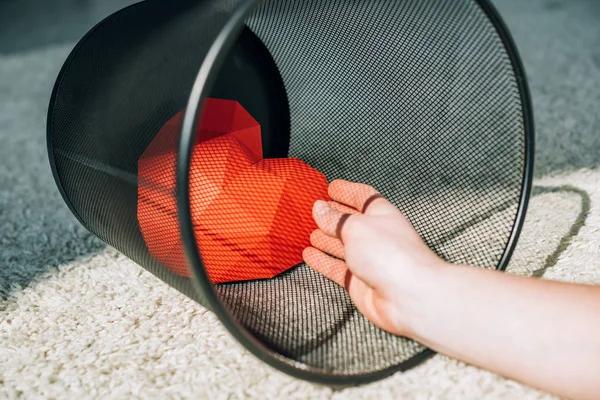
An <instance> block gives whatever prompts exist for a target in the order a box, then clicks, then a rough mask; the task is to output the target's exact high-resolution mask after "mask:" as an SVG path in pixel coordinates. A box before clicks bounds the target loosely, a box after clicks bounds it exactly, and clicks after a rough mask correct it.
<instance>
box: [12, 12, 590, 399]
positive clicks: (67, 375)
mask: <svg viewBox="0 0 600 400" xmlns="http://www.w3.org/2000/svg"><path fill="white" fill-rule="evenodd" d="M498 7H499V9H500V11H501V12H502V13H503V15H504V16H505V17H506V19H507V22H508V25H509V26H510V28H511V29H512V30H513V33H514V36H515V39H516V40H517V43H518V45H519V47H520V50H521V52H522V55H523V57H524V61H525V64H526V67H527V70H528V73H529V77H530V83H531V88H532V95H533V99H534V105H535V111H536V123H537V128H538V129H537V133H538V136H537V142H538V143H537V145H538V148H537V160H536V163H537V164H536V167H537V172H536V176H537V179H536V182H535V184H536V189H535V196H534V197H533V198H532V201H531V204H530V208H529V213H528V216H527V220H526V224H525V228H524V231H523V234H522V238H521V241H520V242H519V245H518V248H517V250H516V252H515V255H514V257H513V260H512V262H511V265H510V271H511V272H512V273H516V274H523V275H537V276H543V278H545V279H557V280H565V281H572V282H585V283H599V284H600V260H598V257H597V255H598V254H599V253H600V228H599V227H600V169H598V165H599V164H600V117H599V116H598V113H597V112H596V110H597V109H598V107H599V106H600V52H599V51H600V50H598V48H597V46H595V43H598V42H600V25H599V24H598V18H599V17H600V6H599V5H598V3H597V2H595V1H594V0H578V1H564V2H561V1H556V0H552V1H542V0H532V1H529V2H520V1H516V0H505V1H499V2H498ZM70 48H71V46H60V47H51V48H45V49H40V50H35V51H30V52H27V53H20V54H12V55H10V56H2V55H0V94H1V96H0V160H1V161H0V398H8V399H12V398H65V397H68V398H73V397H75V396H82V397H85V398H87V397H107V396H108V397H111V398H132V397H139V398H154V397H156V398H158V397H160V398H164V397H165V396H168V397H173V398H192V397H193V398H208V397H210V398H215V399H220V398H306V397H311V398H339V399H347V398H350V399H353V398H356V399H359V398H419V399H420V398H465V399H471V398H472V399H479V398H483V397H486V398H524V399H534V398H535V399H537V398H551V396H549V395H547V394H544V393H542V392H540V391H537V390H535V389H532V388H529V387H526V386H524V385H521V384H518V383H516V382H513V381H510V380H507V379H504V378H502V377H499V376H497V375H495V374H491V373H489V372H486V371H483V370H481V369H478V368H475V367H472V366H467V365H465V364H463V363H461V362H458V361H455V360H451V359H449V358H447V357H444V356H440V355H437V356H435V357H433V358H432V359H430V360H428V361H427V362H425V363H424V364H422V365H420V366H419V367H417V368H414V369H412V370H410V371H408V372H405V373H398V374H395V375H393V376H392V377H390V378H388V379H385V380H383V381H380V382H377V383H373V384H370V385H366V386H363V387H358V388H350V389H344V390H333V389H331V388H327V387H323V386H318V385H313V384H310V383H306V382H303V381H299V380H296V379H293V378H290V377H288V376H286V375H283V374H281V373H279V372H276V371H274V370H272V369H271V368H269V367H267V366H266V365H264V364H263V363H262V362H260V361H258V360H257V359H255V358H254V357H253V356H252V355H250V354H249V353H248V352H247V351H245V350H244V349H243V348H241V346H240V345H238V344H237V343H236V342H235V341H234V340H233V339H232V338H231V337H230V336H229V334H228V333H227V332H226V331H225V329H224V328H223V327H222V326H221V325H220V323H219V321H218V320H217V318H216V317H215V316H214V315H213V314H212V313H210V312H208V311H206V310H205V309H204V308H202V307H201V306H199V305H198V304H196V303H194V302H193V301H191V300H189V299H187V298H186V297H184V296H183V295H181V294H180V293H179V292H177V291H176V290H174V289H171V288H170V287H168V286H166V285H165V284H163V283H162V282H161V281H159V280H158V279H156V278H154V277H153V276H152V275H150V274H149V273H147V272H145V271H144V270H143V269H141V268H140V267H138V266H137V265H135V264H134V263H132V262H131V261H129V260H128V259H127V258H125V257H124V256H122V255H120V254H119V253H118V252H116V251H115V250H114V249H112V248H109V247H106V246H105V245H103V244H102V243H101V242H100V241H99V240H97V239H95V238H94V237H93V236H92V235H91V234H89V233H88V232H87V231H86V230H85V229H84V228H82V227H81V226H80V225H79V224H78V223H77V221H76V220H75V219H74V218H73V217H72V216H71V215H70V213H69V211H68V209H67V207H66V206H65V205H64V203H63V201H62V199H61V198H60V195H59V194H58V191H57V190H56V188H55V185H54V182H53V179H52V176H51V173H50V169H49V166H48V160H47V158H46V154H45V118H46V115H45V113H46V109H47V103H48V99H49V95H50V91H51V88H52V84H53V82H54V79H55V77H56V75H57V73H58V69H59V68H60V66H61V64H62V62H63V61H64V59H65V57H66V55H67V54H68V52H69V50H70ZM465 234H469V232H465ZM527 334H528V333H527V332H523V335H524V336H525V335H527ZM515 362H518V360H515Z"/></svg>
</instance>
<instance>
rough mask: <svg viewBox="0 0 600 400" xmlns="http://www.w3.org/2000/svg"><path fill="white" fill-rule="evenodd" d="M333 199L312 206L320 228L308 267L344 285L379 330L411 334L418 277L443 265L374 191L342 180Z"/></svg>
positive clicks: (306, 255)
mask: <svg viewBox="0 0 600 400" xmlns="http://www.w3.org/2000/svg"><path fill="white" fill-rule="evenodd" d="M329 196H330V197H331V198H332V199H333V200H334V201H332V202H326V201H322V200H319V201H317V202H316V203H315V204H314V207H313V217H314V219H315V222H316V223H317V225H318V227H319V229H317V230H315V231H314V232H313V233H312V234H311V237H310V242H311V245H312V246H313V247H308V248H306V249H305V250H304V253H303V258H304V260H305V262H306V263H307V264H308V265H309V266H310V267H312V268H313V269H315V270H316V271H318V272H320V273H322V274H323V275H325V276H326V277H327V278H329V279H331V280H332V281H334V282H336V283H337V284H339V285H341V286H343V287H344V288H345V289H346V290H347V291H348V293H349V295H350V297H351V298H352V300H353V301H354V303H355V305H356V307H357V308H358V309H359V310H360V311H361V312H362V313H363V314H364V315H365V316H366V317H367V318H368V319H369V320H370V321H371V322H373V323H374V324H375V325H377V326H379V327H380V328H382V329H384V330H386V331H388V332H390V333H394V334H398V335H406V334H407V333H408V331H409V330H410V327H409V326H406V324H405V322H404V321H405V318H404V316H405V315H407V313H410V312H413V310H412V305H411V302H410V296H411V286H414V285H418V284H419V280H418V279H417V275H419V274H421V273H423V272H424V271H427V270H430V269H434V268H437V267H438V266H441V265H443V264H444V261H443V260H442V259H440V258H439V257H438V256H437V255H436V254H435V253H433V251H431V250H430V249H429V247H427V245H426V244H425V243H424V242H423V241H422V239H421V237H420V236H419V234H418V233H417V232H416V231H415V229H414V228H413V226H412V225H411V224H410V222H409V221H408V220H407V219H406V218H405V217H404V215H403V214H402V213H401V212H400V211H399V210H398V209H397V208H396V207H395V206H394V205H393V204H392V203H390V202H389V201H388V200H386V199H385V198H384V197H383V196H381V195H380V194H379V193H378V192H377V191H376V190H375V189H373V188H372V187H371V186H368V185H364V184H359V183H352V182H348V181H344V180H336V181H333V182H332V183H331V184H330V185H329Z"/></svg>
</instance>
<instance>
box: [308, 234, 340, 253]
mask: <svg viewBox="0 0 600 400" xmlns="http://www.w3.org/2000/svg"><path fill="white" fill-rule="evenodd" d="M310 244H311V245H312V246H313V247H316V248H317V249H319V250H321V251H322V252H324V253H327V254H331V255H332V256H334V257H337V258H340V259H342V260H343V259H344V258H345V255H344V245H343V244H342V241H341V240H340V239H337V238H334V237H331V236H328V235H326V234H325V233H324V232H323V231H322V230H320V229H317V230H315V231H314V232H313V233H312V234H311V235H310Z"/></svg>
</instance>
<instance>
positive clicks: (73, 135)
mask: <svg viewBox="0 0 600 400" xmlns="http://www.w3.org/2000/svg"><path fill="white" fill-rule="evenodd" d="M244 3H245V1H244V0H228V1H224V0H214V1H211V0H206V1H198V0H179V1H173V2H167V1H161V0H148V1H146V2H142V3H140V4H138V5H135V6H132V7H130V8H128V9H126V10H124V11H121V12H119V13H117V14H116V15H114V16H112V17H110V18H109V19H107V20H106V21H105V22H103V23H101V24H100V25H99V26H98V27H96V28H95V29H94V30H92V31H91V32H90V34H89V35H88V36H86V38H84V39H83V40H82V42H81V43H80V44H79V45H78V47H77V48H76V49H75V50H74V52H73V53H72V55H71V56H70V57H69V59H68V60H67V62H66V63H65V67H64V68H63V71H62V72H61V75H60V77H59V79H58V81H57V84H56V87H55V91H54V93H53V97H52V102H51V106H50V111H49V119H48V145H49V153H50V158H51V163H52V166H53V168H54V173H55V178H56V179H57V182H58V184H59V187H60V189H61V191H62V193H63V196H64V197H65V200H66V201H67V203H68V204H69V206H70V207H71V209H72V211H73V212H74V214H75V215H76V216H77V217H78V218H79V219H80V220H81V222H82V223H83V224H84V225H85V226H86V227H87V228H88V229H89V230H90V231H92V232H93V233H95V234H96V235H98V236H99V237H100V238H102V239H103V240H104V241H106V242H107V243H109V244H110V245H112V246H114V247H115V248H117V249H118V250H120V251H122V252H123V253H124V254H126V255H127V256H128V257H130V258H132V259H133V260H134V261H136V262H137V263H139V264H140V265H142V266H143V267H144V268H146V269H148V270H149V271H151V272H152V273H154V274H156V275H157V276H158V277H160V278H161V279H163V280H164V281H166V282H167V283H169V284H170V285H172V286H174V287H176V288H178V289H179V290H182V291H183V292H184V293H186V294H187V295H188V296H190V297H192V298H194V299H196V300H198V301H199V302H201V303H203V304H207V302H206V298H205V296H206V294H205V293H200V292H199V291H196V290H194V289H193V287H192V285H191V280H190V279H188V278H186V277H185V276H181V275H180V274H179V275H178V274H174V273H173V272H170V270H169V269H168V268H166V267H165V266H164V265H161V263H160V262H158V261H157V260H155V259H154V258H153V257H152V255H151V254H150V252H149V250H148V246H147V244H146V243H145V241H144V238H143V235H142V233H141V232H140V226H139V222H138V219H137V209H138V187H139V185H141V184H144V183H143V182H140V180H139V179H138V161H139V159H140V157H141V156H142V154H143V153H144V151H145V150H146V149H147V148H148V146H149V144H150V143H151V142H152V141H153V139H154V138H155V136H156V135H157V133H158V132H159V130H160V129H161V127H163V126H164V125H165V123H167V121H169V120H170V119H171V118H173V116H174V115H175V114H177V113H178V112H180V111H181V110H183V109H184V108H185V107H186V104H187V102H188V97H189V95H190V93H191V89H192V85H193V84H194V81H195V78H196V75H197V73H198V69H199V68H200V66H201V65H202V63H203V60H204V59H205V56H206V54H207V52H208V50H209V48H210V46H212V44H213V43H214V41H215V38H216V37H217V35H218V34H219V32H220V31H221V30H222V29H223V26H225V24H226V23H227V21H228V20H229V19H230V18H231V16H232V15H233V14H234V13H235V11H236V10H237V9H238V8H239V7H240V5H242V4H244ZM256 3H257V7H256V9H255V10H254V11H253V12H252V14H251V15H250V16H249V18H248V19H247V20H246V25H247V28H248V29H249V30H250V31H251V32H252V33H253V35H255V37H257V38H258V39H259V40H260V41H262V43H263V44H264V46H265V47H266V51H268V53H270V54H269V57H268V58H269V60H268V62H269V63H272V62H274V64H275V66H274V67H273V68H275V69H276V70H277V73H278V74H279V75H280V76H275V74H274V72H273V70H272V69H270V68H271V66H267V65H266V64H265V70H264V71H269V72H268V74H271V75H273V79H272V80H269V79H266V80H267V81H269V83H268V84H267V85H263V86H269V85H271V84H273V82H276V83H277V84H278V85H280V82H282V84H283V88H284V89H285V96H287V103H288V104H287V105H286V106H285V107H283V106H282V107H281V109H282V110H285V112H286V115H285V116H283V118H279V117H277V116H273V115H272V113H271V114H269V113H265V115H266V117H265V118H267V117H268V118H269V121H271V122H270V123H269V126H270V133H269V135H270V136H269V137H272V138H273V139H272V140H273V146H274V147H273V149H275V148H277V149H279V148H280V147H281V146H282V143H283V144H285V145H287V143H288V139H289V148H288V149H281V150H278V151H277V152H273V154H275V153H277V154H279V156H282V154H283V155H285V154H286V153H287V154H288V155H289V156H290V157H295V158H298V159H300V160H302V161H304V162H305V163H307V164H309V165H310V166H312V167H313V168H315V169H317V170H318V171H321V172H322V173H324V174H325V175H326V177H327V179H328V180H329V181H331V180H333V179H338V178H343V179H347V180H351V181H357V182H363V183H367V184H370V185H372V186H374V187H375V188H376V189H377V190H379V191H380V192H381V193H382V194H383V195H385V196H386V197H387V198H388V199H390V201H392V202H393V203H394V204H395V205H396V206H397V207H398V208H399V209H401V210H402V211H403V212H404V213H405V215H406V216H407V217H408V219H409V220H410V221H411V223H412V224H413V225H414V226H415V228H416V229H417V231H418V232H419V233H420V234H421V235H422V237H423V238H424V240H425V241H426V243H427V244H428V245H429V246H430V247H431V248H432V249H433V250H434V251H436V252H437V253H438V254H439V255H440V256H442V257H443V258H445V259H446V260H449V261H452V262H456V263H468V264H472V265H476V266H479V267H483V268H498V267H503V266H504V265H501V260H503V257H504V255H505V251H506V249H507V246H508V245H509V240H510V238H511V235H512V233H513V231H514V228H515V225H516V224H517V222H518V221H517V210H518V208H519V206H520V205H521V203H520V201H521V198H522V197H521V196H522V190H523V184H524V173H525V168H526V165H527V163H528V159H527V157H528V156H530V154H529V153H528V152H527V146H526V144H527V143H526V139H527V138H528V135H532V132H529V131H526V127H527V126H528V123H527V121H526V120H525V117H528V118H529V117H530V115H529V114H528V112H529V111H528V110H527V109H525V108H524V105H523V104H522V100H521V99H522V90H523V86H522V85H520V82H519V80H518V79H517V77H516V76H515V71H514V65H515V60H514V59H513V58H511V57H514V55H511V53H510V52H509V50H507V48H506V47H505V43H504V42H503V40H502V37H501V35H500V33H501V32H502V31H501V30H500V31H499V30H498V29H501V28H499V27H497V26H495V23H494V22H493V21H494V20H493V19H490V17H489V15H488V12H487V10H488V8H487V7H488V4H487V2H484V1H481V2H480V1H475V0H396V1H393V0H320V1H317V0H303V1H295V0H265V1H257V2H256ZM248 40H250V39H248ZM251 42H252V43H253V46H254V45H255V44H256V43H255V42H254V39H251ZM240 43H250V42H239V43H238V47H239V46H243V45H242V44H240ZM235 48H236V47H235V46H234V48H233V49H232V51H231V53H230V56H229V58H227V60H226V62H225V67H224V68H223V71H224V72H223V73H222V74H221V76H219V77H218V79H217V87H215V88H214V90H213V93H220V94H222V96H221V97H227V98H230V99H232V100H238V101H240V102H241V103H242V104H243V105H244V107H246V109H248V110H252V109H253V107H255V106H256V105H255V104H254V105H253V104H251V103H249V101H250V100H248V99H251V97H244V96H241V95H240V96H238V95H237V94H236V93H237V92H236V90H238V88H239V87H242V86H244V79H243V78H244V76H243V75H240V74H241V72H240V71H243V70H244V62H245V61H247V60H248V57H250V58H251V57H252V56H251V55H249V54H250V53H252V51H249V50H248V48H247V47H244V49H242V50H243V51H241V50H240V51H237V50H235ZM238 50H239V49H238ZM257 51H258V52H263V50H257ZM234 53H235V54H234ZM261 54H262V53H261ZM263 56H264V54H263ZM261 57H262V56H261ZM256 65H259V66H260V65H261V64H260V63H258V64H256ZM256 65H254V67H253V68H254V69H253V75H252V76H253V78H252V79H255V80H254V81H253V85H254V86H253V88H254V89H253V90H259V89H260V88H261V85H260V82H264V81H265V78H264V76H265V73H264V71H263V74H262V75H261V73H260V71H258V72H257V70H256V68H257V67H256ZM268 74H267V75H268ZM248 79H250V78H248ZM271 89H272V88H271ZM271 89H268V90H267V89H265V90H264V91H263V92H261V93H262V94H261V96H262V97H261V98H264V99H265V102H268V101H269V99H268V98H269V96H270V94H269V93H274V92H276V93H279V92H277V90H278V89H273V90H274V92H273V90H271ZM271 101H273V99H271ZM244 102H245V103H244ZM281 102H282V100H281V99H279V98H278V99H276V100H275V103H279V104H281ZM288 107H289V116H288V115H287V110H288ZM256 109H257V110H258V111H257V112H261V107H256ZM192 111H196V110H192ZM262 111H264V108H263V109H262ZM255 116H256V115H255ZM276 117H277V118H276ZM288 117H289V129H283V128H282V132H281V133H280V135H281V136H280V137H277V132H274V130H275V128H273V127H279V126H287V121H288ZM272 121H275V122H276V123H275V122H272ZM259 122H261V121H260V120H259ZM277 129H279V128H277ZM275 145H276V146H275ZM263 146H265V143H263ZM277 146H279V147H277ZM284 147H285V146H284ZM266 148H268V146H267V147H266ZM267 150H268V149H267ZM267 153H269V151H267ZM173 157H174V156H173ZM267 157H268V154H267ZM173 160H174V158H173ZM165 165H167V164H165ZM168 165H171V167H172V168H173V169H174V167H175V164H174V161H173V162H172V164H168ZM165 174H167V175H169V174H171V175H172V177H173V179H174V177H175V171H174V170H173V171H171V170H169V171H166V172H165ZM171 175H169V176H171ZM159 189H160V191H161V193H164V194H165V196H167V197H166V198H168V199H169V200H168V201H172V202H173V204H175V201H176V193H177V192H176V190H175V187H174V186H169V187H161V188H159ZM169 212H170V213H171V214H170V218H171V217H172V220H173V221H176V217H177V212H176V211H175V210H170V211H169ZM200 247H201V246H200ZM415 284H418V283H415ZM214 289H215V291H216V293H217V295H218V296H219V299H220V300H221V302H222V303H223V304H224V305H225V306H226V307H227V308H228V309H229V311H230V312H231V314H232V315H233V317H234V318H235V319H236V320H237V321H238V322H240V323H241V325H242V326H244V327H245V329H247V331H248V332H250V333H251V334H252V335H253V336H255V337H256V338H257V339H259V341H260V342H262V343H263V344H264V346H265V349H264V350H262V351H264V355H263V357H264V358H265V359H270V358H271V357H273V356H274V357H275V358H277V359H278V360H279V361H281V360H283V361H284V362H286V363H288V364H289V366H290V367H293V368H297V369H299V370H305V371H306V370H308V371H310V372H312V373H313V374H315V375H319V374H327V375H328V376H337V377H344V376H358V375H363V376H364V375H365V374H375V375H376V374H377V373H383V372H386V371H387V372H389V371H391V370H393V369H394V368H402V367H406V366H408V365H412V362H413V361H414V360H416V359H419V356H420V355H422V354H424V353H423V352H424V351H425V349H424V348H423V347H422V346H421V345H419V344H417V343H415V342H413V341H411V340H408V339H405V338H401V337H396V336H393V335H390V334H387V333H385V332H383V331H381V330H380V329H378V328H376V327H375V326H373V325H372V324H371V323H369V322H368V321H367V320H366V319H365V318H364V317H363V316H362V315H361V314H360V313H359V312H358V311H357V310H356V309H355V307H354V306H353V304H352V302H351V300H350V299H349V297H348V295H347V294H346V293H345V291H344V290H343V289H342V288H341V287H338V286H337V285H335V284H333V283H332V282H330V281H329V280H327V279H326V278H324V277H323V276H321V275H320V274H318V273H316V272H314V271H313V270H311V269H310V268H309V267H307V266H306V265H304V264H300V265H297V266H296V267H294V268H292V269H290V270H288V271H286V272H284V273H283V274H281V275H278V276H277V277H275V278H273V279H265V280H259V281H249V282H243V283H226V284H219V285H215V286H214ZM375 375H373V376H375Z"/></svg>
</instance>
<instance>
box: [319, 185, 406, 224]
mask: <svg viewBox="0 0 600 400" xmlns="http://www.w3.org/2000/svg"><path fill="white" fill-rule="evenodd" d="M329 196H331V198H332V199H333V200H335V201H337V202H340V203H343V204H346V205H348V206H350V207H353V208H355V209H356V210H358V211H360V212H361V213H363V214H369V215H382V214H388V213H392V212H393V213H397V212H399V211H398V209H397V208H396V207H395V206H394V205H393V204H392V203H390V202H389V201H388V200H386V199H385V197H383V196H382V195H381V194H380V193H379V192H378V191H377V190H375V189H374V188H373V187H372V186H369V185H365V184H363V183H354V182H349V181H345V180H342V179H336V180H335V181H333V182H331V183H330V184H329Z"/></svg>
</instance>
